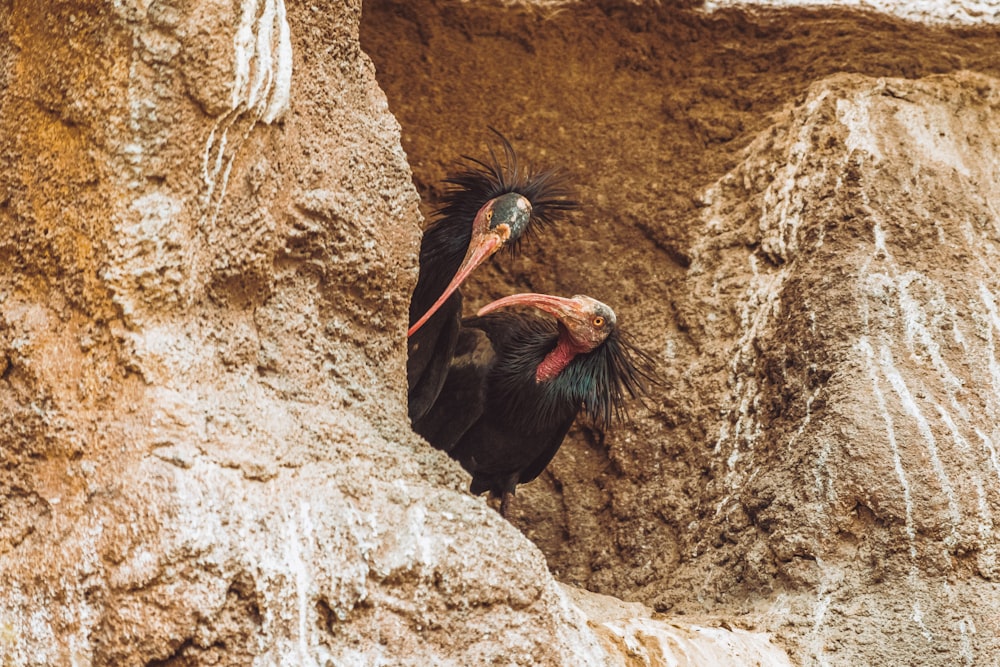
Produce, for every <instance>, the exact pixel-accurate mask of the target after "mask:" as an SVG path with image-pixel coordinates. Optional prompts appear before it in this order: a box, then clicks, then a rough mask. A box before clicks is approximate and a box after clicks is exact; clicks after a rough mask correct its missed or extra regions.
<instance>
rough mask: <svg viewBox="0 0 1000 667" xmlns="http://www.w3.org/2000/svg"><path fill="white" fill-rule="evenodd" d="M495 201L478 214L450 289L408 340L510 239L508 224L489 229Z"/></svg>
mask: <svg viewBox="0 0 1000 667" xmlns="http://www.w3.org/2000/svg"><path fill="white" fill-rule="evenodd" d="M492 206H493V200H490V201H489V202H487V203H486V204H484V205H483V207H482V208H481V209H479V212H478V213H477V214H476V219H475V220H474V221H473V223H472V239H471V240H470V241H469V249H468V251H467V252H466V253H465V259H463V260H462V264H461V266H459V267H458V271H457V272H456V273H455V276H454V277H453V278H452V279H451V282H450V283H448V287H446V288H445V290H444V292H442V293H441V296H440V297H438V300H437V301H435V302H434V305H433V306H431V307H430V308H428V309H427V312H426V313H424V314H423V316H421V318H420V319H419V320H417V321H416V322H414V323H413V326H411V327H410V328H409V330H407V332H406V336H407V338H409V337H410V336H412V335H413V334H415V333H416V332H417V331H418V330H419V329H420V327H422V326H424V324H425V323H426V322H427V320H429V319H430V318H431V317H432V316H433V315H434V313H436V312H437V310H438V308H440V307H441V306H442V305H443V304H444V302H445V301H447V300H448V297H450V296H451V295H452V294H453V293H454V292H455V290H457V289H458V288H459V286H460V285H461V284H462V282H463V281H464V280H465V279H466V278H468V277H469V274H471V273H472V272H473V271H474V270H475V269H476V267H477V266H479V265H480V264H482V263H483V262H484V261H486V260H487V259H489V258H490V257H491V256H493V253H495V252H496V251H497V250H499V249H500V247H501V246H503V244H504V243H505V242H506V241H507V239H509V238H510V226H509V225H506V224H499V225H497V226H496V227H494V228H493V229H490V227H489V216H488V215H487V213H488V211H491V210H492Z"/></svg>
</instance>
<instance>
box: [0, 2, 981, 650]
mask: <svg viewBox="0 0 1000 667" xmlns="http://www.w3.org/2000/svg"><path fill="white" fill-rule="evenodd" d="M365 12H366V13H367V22H366V25H365V28H364V33H365V48H366V49H368V50H369V51H370V52H371V53H372V54H373V57H374V58H375V60H376V63H378V66H379V72H378V76H379V77H380V78H379V82H378V83H377V82H376V72H375V68H374V67H373V65H372V62H371V61H370V60H369V59H368V56H367V55H366V53H365V52H364V51H362V46H361V42H359V24H360V20H361V6H360V4H359V3H358V2H351V3H347V4H338V5H335V6H332V5H331V6H327V5H316V4H309V5H294V6H286V5H285V4H284V2H282V1H281V0H244V1H243V2H239V3H229V4H224V3H210V2H203V3H202V2H196V3H187V4H171V3H139V2H133V3H129V2H124V3H121V2H120V3H112V4H108V5H94V4H93V3H89V4H88V3H78V2H59V3H48V4H47V5H45V6H44V7H43V6H42V5H39V4H37V3H35V4H31V3H8V4H5V5H2V6H0V35H2V37H3V38H2V39H0V77H2V78H0V82H2V84H0V99H2V101H3V104H2V106H0V259H2V260H3V261H2V262H0V452H2V455H3V462H4V465H3V467H2V468H0V499H2V500H0V657H2V659H3V660H2V661H3V663H4V664H13V665H34V664H52V665H60V664H95V665H202V664H206V665H207V664H216V665H218V664H231V665H246V664H261V665H271V664H281V665H310V664H317V665H327V664H332V665H353V664H357V665H379V664H388V665H397V664H402V665H405V664H414V665H416V664H421V665H423V664H445V665H448V664H450V665H473V664H504V665H506V664H521V665H574V666H576V665H604V664H622V665H632V664H661V663H666V664H691V665H705V664H713V665H718V664H758V663H759V664H772V665H784V664H790V662H794V663H798V664H817V665H822V664H844V665H856V664H906V663H914V662H915V663H920V664H928V665H934V664H941V665H944V664H948V665H951V664H953V663H959V664H982V663H983V662H984V661H987V660H989V659H990V658H991V656H993V655H995V653H996V651H997V649H998V646H997V643H998V640H997V637H998V634H1000V632H998V631H1000V628H997V627H996V623H997V621H996V618H995V614H994V613H993V610H994V609H995V608H996V605H997V603H998V602H1000V601H998V600H997V599H996V598H997V584H996V583H995V582H996V580H997V576H998V566H997V562H996V558H997V553H996V546H995V528H994V524H993V516H994V515H995V514H996V513H997V512H998V511H1000V472H998V471H1000V467H998V465H1000V464H998V455H997V453H996V449H997V447H998V446H1000V443H997V442H996V439H997V437H1000V436H998V435H997V434H996V432H995V428H994V423H995V422H996V416H997V415H995V414H994V413H995V412H996V410H997V405H996V397H997V392H998V391H1000V390H998V388H997V386H996V383H997V382H998V379H997V377H998V375H997V373H996V372H995V370H996V369H995V368H994V367H995V366H996V365H997V363H996V359H995V347H994V343H993V341H994V336H996V335H997V334H998V331H1000V315H998V312H1000V311H998V306H997V305H996V300H997V299H996V297H995V296H994V295H995V294H997V293H998V292H997V290H998V289H1000V285H998V284H997V278H996V275H995V270H994V269H993V267H994V265H995V264H996V262H995V261H994V259H995V258H994V255H995V254H996V253H997V250H998V246H997V243H998V234H1000V232H998V225H1000V222H998V214H997V211H998V210H1000V202H998V200H1000V195H998V192H1000V181H998V178H1000V177H998V175H997V174H998V170H997V168H996V166H997V164H998V159H1000V158H998V157H997V156H998V154H1000V151H998V146H997V141H996V139H995V137H997V136H1000V132H998V130H1000V128H998V127H997V124H998V122H1000V120H998V119H1000V115H998V97H1000V94H998V92H997V91H998V85H997V79H996V78H995V77H996V76H998V75H1000V71H997V66H996V63H995V60H994V59H995V37H996V34H995V31H993V32H990V29H987V28H983V29H982V30H981V31H978V32H977V31H976V30H973V29H968V28H967V29H965V30H966V31H965V32H963V33H953V32H949V31H948V29H946V28H933V29H931V28H925V27H922V26H919V25H916V24H907V23H903V22H900V21H897V20H895V19H889V18H884V17H883V18H879V17H877V16H874V15H869V14H865V15H853V14H849V13H843V12H832V13H826V14H823V13H821V14H819V15H817V14H812V13H809V12H808V11H804V12H801V13H776V14H765V15H755V16H752V17H747V16H745V15H743V14H740V13H738V12H733V11H730V12H721V13H719V14H717V15H711V16H710V15H706V14H704V13H701V12H699V11H692V10H689V9H686V8H684V7H678V6H667V7H664V6H661V5H656V6H650V7H641V6H628V7H617V6H608V7H604V6H592V5H588V4H577V5H572V6H565V7H556V6H553V5H538V6H532V7H527V8H526V7H524V6H521V7H509V6H508V7H500V6H494V5H472V4H467V3H461V4H458V5H453V4H451V3H440V4H439V5H431V4H428V5H427V6H424V5H423V4H420V3H417V4H414V3H399V4H395V3H373V4H372V5H370V6H368V5H366V7H365ZM810 17H814V18H816V20H815V22H811V18H810ZM873 35H874V36H873ZM991 40H993V41H991ZM873 44H874V45H875V46H874V47H873ZM390 50H391V51H390ZM859 54H866V55H865V58H866V59H865V60H864V61H863V64H862V65H860V66H859V67H860V72H858V73H855V74H838V72H839V71H840V70H842V69H844V62H847V59H850V58H860V57H861V56H860V55H859ZM389 55H392V56H393V58H390V57H389ZM459 56H461V57H459ZM958 70H967V71H958ZM720 72H721V73H728V74H727V75H726V76H729V77H730V78H729V79H726V78H725V77H724V76H723V74H720ZM900 77H909V78H900ZM720 81H722V82H724V83H720ZM380 84H381V86H382V87H384V88H385V89H386V91H387V92H388V96H389V104H387V100H386V97H385V95H384V94H383V92H382V89H381V88H380ZM390 109H391V111H392V112H393V113H394V114H396V116H397V117H398V118H399V119H400V121H401V122H402V124H403V133H402V146H404V147H405V148H406V149H407V153H406V154H404V153H403V149H402V148H401V141H400V139H401V136H400V126H399V125H398V124H397V121H396V118H395V117H394V116H393V113H390ZM490 123H492V124H494V125H496V126H497V127H498V128H499V129H500V130H501V131H504V132H505V133H506V134H508V135H509V136H510V138H511V139H512V140H513V141H514V142H515V145H516V146H517V147H518V149H519V150H520V151H521V152H522V153H523V154H524V155H525V157H528V158H531V159H535V160H538V161H543V162H548V163H550V164H559V165H562V166H564V167H566V168H567V169H568V170H570V171H571V172H572V173H574V174H575V176H576V178H577V182H578V183H579V185H580V198H581V199H582V200H583V201H584V202H585V204H586V206H587V209H586V210H585V213H584V215H583V216H581V217H580V219H579V220H577V222H576V224H575V225H569V226H563V227H562V228H560V229H557V230H553V233H552V235H551V236H550V237H549V238H547V239H544V240H542V239H540V240H539V243H537V244H534V245H532V246H531V247H530V248H528V249H527V252H526V254H525V255H524V256H523V257H522V258H520V259H519V260H517V261H516V262H514V263H504V262H496V263H495V264H494V266H493V267H491V268H490V269H489V270H486V271H484V272H483V275H482V276H480V277H479V281H478V285H479V287H478V289H477V288H476V287H475V286H471V287H470V296H471V298H470V307H471V306H473V305H475V301H476V300H477V299H479V300H482V299H486V298H491V297H495V296H501V295H503V294H507V293H510V292H511V291H514V290H515V289H516V290H523V289H525V288H529V289H532V290H536V291H550V292H555V293H565V294H573V293H590V294H592V295H593V296H595V297H598V298H602V299H604V300H607V301H608V302H609V303H612V304H613V305H614V306H615V308H616V310H617V311H618V312H619V315H620V317H621V318H622V320H623V321H627V322H629V323H630V325H629V328H630V330H631V331H633V332H634V334H635V337H636V338H637V341H638V343H639V344H641V345H642V346H644V347H645V348H646V349H648V350H650V351H651V353H653V354H654V355H656V356H657V357H658V358H659V359H660V361H661V362H662V369H663V374H664V376H665V379H666V380H667V383H666V385H665V386H664V387H663V388H661V389H660V390H659V393H658V394H657V395H656V396H655V399H654V400H652V401H649V404H648V405H646V406H639V405H636V406H635V407H634V410H633V416H634V421H633V422H630V423H629V424H626V425H623V426H622V427H620V428H618V429H615V430H614V431H609V432H608V433H598V432H596V431H594V430H593V429H592V428H589V427H587V426H586V425H581V426H580V427H578V428H577V429H576V430H575V431H574V436H573V438H572V440H571V441H570V442H569V443H568V444H567V446H566V447H565V448H564V451H563V452H562V453H561V454H560V456H559V457H558V458H557V460H556V461H555V462H554V464H553V468H552V470H551V471H550V472H549V473H548V474H547V475H546V476H545V477H544V478H542V479H540V480H539V481H538V482H537V483H534V484H532V485H528V486H526V487H525V488H524V490H523V492H522V493H519V495H518V498H517V504H516V506H515V520H514V524H513V525H512V524H510V523H507V522H505V521H502V520H501V519H500V518H499V517H498V516H497V515H496V513H495V512H494V511H493V510H491V509H490V508H488V507H487V506H486V505H485V504H484V503H483V501H482V500H480V499H475V498H472V497H470V496H468V495H467V494H466V493H465V491H464V488H465V486H466V484H467V481H468V478H467V476H465V475H464V474H463V473H462V472H461V471H460V470H459V469H458V467H457V466H456V465H455V464H454V463H453V462H452V461H450V460H449V459H448V458H447V457H445V456H443V455H441V454H440V453H438V452H435V451H434V450H432V449H431V448H429V447H428V446H427V445H426V444H425V443H423V442H422V441H421V440H420V439H419V438H417V437H416V436H414V435H413V434H412V432H411V431H410V429H409V426H408V424H407V420H406V406H405V388H404V387H405V382H404V381H403V380H404V377H405V370H404V369H405V345H404V330H405V324H406V310H407V300H408V295H409V291H410V289H412V285H413V282H414V280H415V276H416V266H415V259H416V248H417V240H418V237H419V228H420V224H421V216H420V210H419V201H418V196H417V189H415V188H414V187H413V183H412V182H411V172H410V168H411V167H412V168H413V176H414V182H415V183H416V185H417V187H418V188H419V189H420V190H422V191H424V192H426V193H427V194H428V195H432V194H433V189H434V187H435V186H434V185H433V184H434V183H436V182H438V181H439V180H440V178H441V177H442V176H443V175H444V173H445V170H446V168H447V166H448V165H449V164H451V163H452V162H453V161H454V159H455V158H456V156H458V155H460V154H462V153H476V152H477V149H478V148H479V147H480V146H481V142H482V141H483V140H485V139H486V138H487V137H488V133H487V132H486V131H485V126H486V125H487V124H490ZM426 199H427V200H430V199H431V197H430V196H428V197H427V198H426ZM609 295H610V296H609ZM529 538H530V539H529ZM532 542H534V543H532ZM553 572H554V573H555V575H556V576H557V577H558V578H559V579H560V580H563V581H566V582H569V583H572V584H577V585H579V586H585V587H587V588H589V589H592V590H596V591H601V592H604V593H609V594H614V595H617V596H618V597H619V598H620V599H628V600H632V601H633V602H629V603H624V602H621V601H620V600H618V601H616V600H614V599H608V598H602V597H598V596H595V595H592V594H588V593H586V592H585V591H581V590H578V589H574V588H567V587H564V586H563V585H560V584H557V583H556V580H555V578H554V577H553V575H552V573H553ZM789 655H790V656H791V660H790V659H789ZM657 661H659V662H657ZM727 661H728V662H727Z"/></svg>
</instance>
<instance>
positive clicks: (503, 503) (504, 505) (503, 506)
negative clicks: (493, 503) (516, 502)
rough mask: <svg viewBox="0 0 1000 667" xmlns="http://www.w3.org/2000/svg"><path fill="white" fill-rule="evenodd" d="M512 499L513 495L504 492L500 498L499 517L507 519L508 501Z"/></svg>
mask: <svg viewBox="0 0 1000 667" xmlns="http://www.w3.org/2000/svg"><path fill="white" fill-rule="evenodd" d="M513 497H514V494H513V493H511V492H510V491H505V492H504V494H503V495H502V496H501V497H500V516H502V517H503V518H505V519H506V518H507V513H508V512H509V511H510V499H511V498H513Z"/></svg>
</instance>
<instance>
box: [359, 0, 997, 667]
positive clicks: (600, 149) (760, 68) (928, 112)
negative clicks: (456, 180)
mask: <svg viewBox="0 0 1000 667" xmlns="http://www.w3.org/2000/svg"><path fill="white" fill-rule="evenodd" d="M409 6H410V7H412V5H409ZM995 39H996V28H995V27H983V28H980V29H979V31H978V32H977V31H975V30H969V29H962V30H961V31H950V30H948V29H945V28H941V27H936V28H935V27H926V26H921V25H919V24H911V23H905V22H902V21H899V20H897V19H893V18H890V17H887V16H877V15H872V14H854V15H852V14H848V13H844V12H842V11H837V10H831V9H826V10H810V11H801V10H800V11H796V12H787V11H785V12H765V11H757V12H756V13H755V14H754V15H753V16H747V15H743V14H739V13H735V12H720V13H718V14H714V15H710V16H708V15H703V14H699V13H697V12H689V11H686V10H684V9H680V8H677V7H646V8H637V7H630V8H629V9H627V10H626V9H624V8H615V7H604V8H602V9H596V10H595V9H591V8H587V7H574V8H573V9H572V10H570V9H565V10H564V11H563V12H562V13H556V14H546V15H539V14H538V13H535V14H530V13H516V12H510V11H509V10H501V9H490V8H483V7H464V8H463V9H456V8H455V7H452V6H449V7H448V8H447V9H446V10H445V9H439V8H438V7H437V6H434V5H430V4H427V5H419V7H418V8H416V9H410V10H407V11H402V10H401V9H400V5H399V4H396V3H378V4H376V5H375V6H374V7H373V9H372V11H370V12H369V13H368V14H367V15H366V19H365V22H364V23H363V29H362V44H363V46H365V48H366V49H367V50H368V52H369V53H371V54H372V56H373V59H374V60H375V63H376V67H377V71H378V77H379V81H380V83H381V84H382V85H383V87H384V88H385V89H386V91H387V94H388V95H389V102H390V108H391V109H392V110H393V111H394V113H396V115H397V117H398V118H399V119H400V122H401V124H402V126H403V129H404V131H403V144H404V147H406V149H407V154H408V156H409V158H410V163H411V165H413V166H414V175H415V180H416V182H417V184H418V188H421V189H426V190H427V191H428V192H429V193H431V194H433V191H434V190H433V188H434V185H433V184H434V183H435V182H436V181H437V180H439V179H440V178H441V175H442V174H443V173H444V171H445V169H446V168H447V167H446V165H447V164H448V163H449V161H450V160H452V159H453V156H454V155H457V154H460V153H468V152H470V151H471V150H473V148H470V145H471V146H473V147H475V146H477V145H478V143H479V141H481V140H478V141H477V139H476V138H477V137H482V136H483V135H484V133H483V132H482V130H481V128H482V127H483V126H485V125H486V124H493V125H497V126H498V127H500V129H502V130H505V131H507V132H508V134H510V135H511V138H512V139H513V140H514V142H515V145H518V146H520V147H521V148H522V150H523V151H524V152H526V153H528V154H533V155H535V156H540V159H542V158H544V159H546V160H549V161H554V162H557V163H560V164H562V165H564V166H566V167H567V168H569V169H570V170H572V171H573V172H574V175H575V177H576V179H577V182H578V183H579V184H580V189H581V197H580V198H581V199H582V200H583V202H584V204H585V206H586V210H585V211H584V214H583V215H582V216H580V218H581V219H580V220H579V221H578V224H577V226H575V227H572V228H567V227H566V226H563V227H562V228H560V229H558V230H554V233H553V234H552V235H551V236H550V237H548V238H546V239H540V240H539V242H538V243H537V244H535V245H533V246H532V247H531V249H530V250H529V251H527V252H526V253H525V256H524V257H522V258H520V259H519V260H518V261H516V262H496V263H495V266H494V267H492V270H491V271H490V272H488V273H487V274H486V275H485V276H482V277H480V279H479V280H478V281H477V282H476V284H477V285H478V292H477V287H475V286H470V287H469V289H468V290H466V292H467V294H468V295H469V296H470V299H469V307H470V308H473V307H475V305H477V297H478V302H482V301H485V300H488V299H491V298H495V297H497V296H500V295H502V294H504V293H509V292H511V291H514V290H520V289H524V288H525V287H528V288H530V289H531V290H534V291H551V292H554V293H557V294H566V295H569V294H574V293H588V294H591V295H592V296H595V297H596V298H599V299H601V300H604V301H606V302H608V303H609V304H611V305H613V306H614V307H615V308H616V309H617V311H618V315H619V321H620V322H623V323H624V324H623V326H629V327H630V329H631V330H632V331H633V332H634V333H636V334H637V335H638V337H639V338H640V342H641V343H642V344H643V345H644V346H645V347H646V348H647V349H649V350H652V351H655V352H656V353H657V354H658V355H659V357H660V359H661V360H662V368H663V370H664V373H665V375H666V378H667V381H668V382H667V384H668V387H667V388H666V389H664V391H663V392H662V393H661V394H660V395H659V396H657V398H656V400H654V401H651V402H650V403H651V405H648V406H646V409H644V410H637V411H636V414H635V415H634V416H635V420H634V421H633V423H632V424H630V425H626V426H623V427H620V428H618V429H614V430H611V431H609V432H607V433H598V432H595V431H594V430H593V429H591V428H589V427H587V426H586V425H583V426H581V427H579V428H578V429H577V430H576V431H575V433H574V437H573V438H572V440H571V442H569V443H568V444H567V445H565V446H564V447H563V450H562V451H561V452H560V454H559V456H557V457H556V460H555V461H554V462H553V465H552V466H551V468H550V470H549V472H548V473H547V474H546V475H545V476H544V477H543V478H542V479H540V480H539V482H537V483H536V484H534V485H529V486H527V487H525V489H524V490H523V493H521V494H520V495H519V503H518V504H517V505H516V506H515V519H514V522H515V523H516V524H517V525H518V526H520V527H521V528H522V530H523V531H524V532H525V534H527V535H528V536H530V537H531V538H532V540H533V541H535V542H536V544H538V545H539V547H540V548H541V549H542V551H543V552H544V553H545V554H546V558H547V560H548V563H549V566H550V568H551V569H552V570H553V572H554V573H555V574H556V576H557V577H558V578H560V579H561V580H563V581H566V582H571V583H575V584H577V585H580V586H583V587H586V588H588V589H591V590H594V591H598V592H601V593H605V594H609V595H615V596H618V597H620V598H624V599H628V600H638V601H642V602H645V603H647V604H649V605H651V606H653V607H655V608H656V609H658V610H660V611H663V612H667V613H669V614H671V615H675V614H680V613H683V614H685V616H682V617H680V618H690V617H691V616H692V615H699V616H700V615H704V614H710V615H712V616H713V617H716V618H719V617H722V618H725V619H728V622H729V623H730V624H738V625H740V626H742V627H746V628H756V629H761V630H768V631H771V632H776V633H777V634H778V635H779V637H780V639H781V641H782V643H783V645H784V646H786V647H787V648H788V649H789V651H790V653H791V655H792V658H793V660H794V661H795V662H797V663H799V664H806V665H826V664H837V665H859V664H871V665H887V664H938V665H949V664H954V663H956V662H958V663H961V664H988V663H989V661H991V660H992V659H993V656H995V655H996V652H997V649H998V642H1000V628H998V626H997V620H996V615H995V613H994V612H993V610H994V609H995V608H996V605H997V603H998V602H1000V601H998V599H997V595H998V592H1000V591H998V588H997V583H996V569H995V567H996V566H995V563H996V537H997V536H996V532H995V531H996V528H995V526H994V523H993V521H994V520H993V517H994V516H996V515H997V512H998V510H1000V477H998V470H1000V469H998V467H997V465H996V464H997V461H998V459H997V454H996V452H997V448H998V446H1000V442H998V441H997V438H998V434H997V432H996V428H995V423H996V419H995V415H994V411H995V409H996V401H997V384H996V379H995V377H994V375H995V373H994V370H993V369H994V366H996V363H995V360H994V357H995V356H996V355H995V350H994V346H993V340H994V337H995V336H996V335H997V330H996V329H995V327H996V325H997V321H996V320H995V316H994V314H995V313H996V312H997V310H996V306H995V303H996V301H997V296H996V295H997V294H998V292H997V289H998V287H1000V286H998V284H997V273H996V271H995V269H994V266H995V265H996V262H994V261H993V260H992V259H991V257H992V255H993V254H994V253H995V252H996V251H997V246H996V243H997V239H998V237H997V230H998V224H1000V219H998V216H997V211H998V210H1000V208H998V206H997V204H996V201H997V198H998V197H1000V188H998V183H1000V181H998V177H997V169H996V164H997V159H998V157H997V155H998V151H997V149H998V145H997V141H996V139H995V137H996V136H998V135H997V123H998V122H1000V116H998V113H997V112H998V107H997V101H998V99H1000V98H998V88H997V79H996V77H997V76H998V74H1000V71H998V69H997V65H996V61H995V60H994V59H993V58H992V57H991V56H987V55H986V54H987V51H986V50H984V49H986V48H987V47H986V45H987V44H989V43H992V42H994V41H995ZM388 43H391V48H389V46H387V44H388ZM476 45H480V48H475V46H476ZM954 49H960V50H961V55H959V54H958V52H956V51H955V50H954ZM499 54H503V55H502V56H501V55H499ZM845 69H850V70H851V71H852V73H850V74H848V73H844V70H845ZM455 82H463V85H456V83H455ZM443 109H449V110H450V109H457V110H460V112H459V113H448V114H445V115H444V116H442V111H441V110H443ZM470 137H472V138H473V139H470ZM673 617H674V618H678V616H673ZM709 663H710V661H709Z"/></svg>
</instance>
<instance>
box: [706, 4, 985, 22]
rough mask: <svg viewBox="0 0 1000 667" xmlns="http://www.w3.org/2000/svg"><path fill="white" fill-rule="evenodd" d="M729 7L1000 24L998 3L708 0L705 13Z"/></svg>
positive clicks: (909, 19)
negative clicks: (867, 13)
mask: <svg viewBox="0 0 1000 667" xmlns="http://www.w3.org/2000/svg"><path fill="white" fill-rule="evenodd" d="M727 7H743V8H753V7H768V8H774V9H784V8H790V7H811V8H816V9H822V8H831V7H836V8H856V9H860V10H867V11H872V12H880V13H883V14H892V15H894V16H898V17H900V18H902V19H906V20H908V21H921V22H925V23H945V24H960V25H974V24H977V23H1000V6H997V3H996V2H995V0H836V1H835V2H831V1H827V2H823V1H822V0H706V2H705V5H704V11H706V12H715V11H718V10H720V9H725V8H727Z"/></svg>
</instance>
